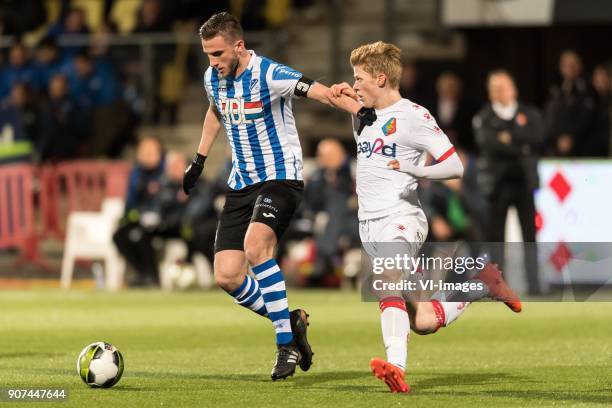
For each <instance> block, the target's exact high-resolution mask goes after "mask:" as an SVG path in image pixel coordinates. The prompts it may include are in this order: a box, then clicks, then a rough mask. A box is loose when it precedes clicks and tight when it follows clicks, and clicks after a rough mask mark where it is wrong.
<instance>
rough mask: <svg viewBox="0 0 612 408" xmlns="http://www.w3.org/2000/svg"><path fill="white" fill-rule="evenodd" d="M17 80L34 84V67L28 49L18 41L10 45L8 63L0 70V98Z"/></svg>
mask: <svg viewBox="0 0 612 408" xmlns="http://www.w3.org/2000/svg"><path fill="white" fill-rule="evenodd" d="M17 82H22V83H25V84H28V85H29V86H33V87H35V86H36V68H35V66H34V64H33V63H32V62H31V61H30V59H29V56H28V49H27V48H26V46H25V45H24V44H22V43H20V42H15V43H14V44H13V45H12V46H11V49H10V51H9V60H8V64H7V65H5V66H4V67H3V68H2V71H0V99H4V98H6V97H7V96H8V95H9V94H10V92H11V89H12V88H13V85H14V84H16V83H17Z"/></svg>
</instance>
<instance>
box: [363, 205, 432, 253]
mask: <svg viewBox="0 0 612 408" xmlns="http://www.w3.org/2000/svg"><path fill="white" fill-rule="evenodd" d="M427 232H428V225H427V217H425V213H424V212H423V210H422V209H421V208H415V209H414V210H411V211H410V212H401V213H396V214H391V215H387V216H385V217H381V218H373V219H369V220H362V221H359V237H360V238H361V243H362V245H363V249H364V250H365V251H366V253H367V254H368V256H369V257H370V259H373V258H380V257H392V256H395V254H398V253H399V254H402V255H403V254H407V255H408V256H410V257H414V256H417V255H418V252H419V250H420V249H421V246H422V245H423V242H424V241H425V239H426V238H427Z"/></svg>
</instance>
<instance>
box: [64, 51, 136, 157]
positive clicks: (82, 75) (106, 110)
mask: <svg viewBox="0 0 612 408" xmlns="http://www.w3.org/2000/svg"><path fill="white" fill-rule="evenodd" d="M68 80H69V84H70V94H71V96H72V97H73V98H74V100H75V102H76V103H77V104H78V106H79V108H80V109H81V110H82V112H83V114H84V115H85V116H86V117H91V126H90V128H89V131H90V135H89V136H88V138H87V142H86V145H85V146H84V151H83V154H84V155H86V156H110V157H116V156H117V155H119V153H120V151H121V149H122V148H123V147H124V146H125V145H126V144H127V143H129V142H130V141H131V138H132V136H131V126H130V125H131V124H130V123H129V116H128V111H127V107H126V106H125V104H124V103H123V102H122V101H121V100H120V85H119V81H118V78H117V76H116V75H115V72H114V67H112V66H111V65H110V64H106V63H98V62H96V61H94V60H92V58H91V57H90V56H89V54H87V53H86V52H84V51H81V52H79V53H77V55H75V57H74V59H73V64H72V67H71V68H70V70H69V77H68Z"/></svg>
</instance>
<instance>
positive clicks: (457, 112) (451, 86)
mask: <svg viewBox="0 0 612 408" xmlns="http://www.w3.org/2000/svg"><path fill="white" fill-rule="evenodd" d="M436 91H437V98H436V100H435V101H434V102H433V103H430V104H429V110H430V112H431V113H432V115H433V116H434V117H435V118H436V119H437V120H438V125H439V126H440V128H442V130H443V131H444V133H446V135H447V136H448V137H449V139H450V140H451V142H452V143H453V144H454V145H456V146H457V147H460V148H462V149H464V150H466V151H467V152H469V153H471V154H475V153H476V143H475V142H474V135H473V133H472V118H473V117H474V114H475V113H476V110H477V109H476V107H475V106H474V104H473V103H472V102H471V101H470V100H468V99H467V98H464V97H463V85H462V83H461V79H460V78H459V77H458V76H457V75H456V74H455V73H452V72H445V73H443V74H442V75H440V76H439V77H438V79H437V81H436Z"/></svg>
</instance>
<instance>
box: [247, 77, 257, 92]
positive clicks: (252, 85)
mask: <svg viewBox="0 0 612 408" xmlns="http://www.w3.org/2000/svg"><path fill="white" fill-rule="evenodd" d="M257 85H259V79H257V78H253V79H251V83H250V84H249V91H251V92H253V89H255V88H256V87H257Z"/></svg>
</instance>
